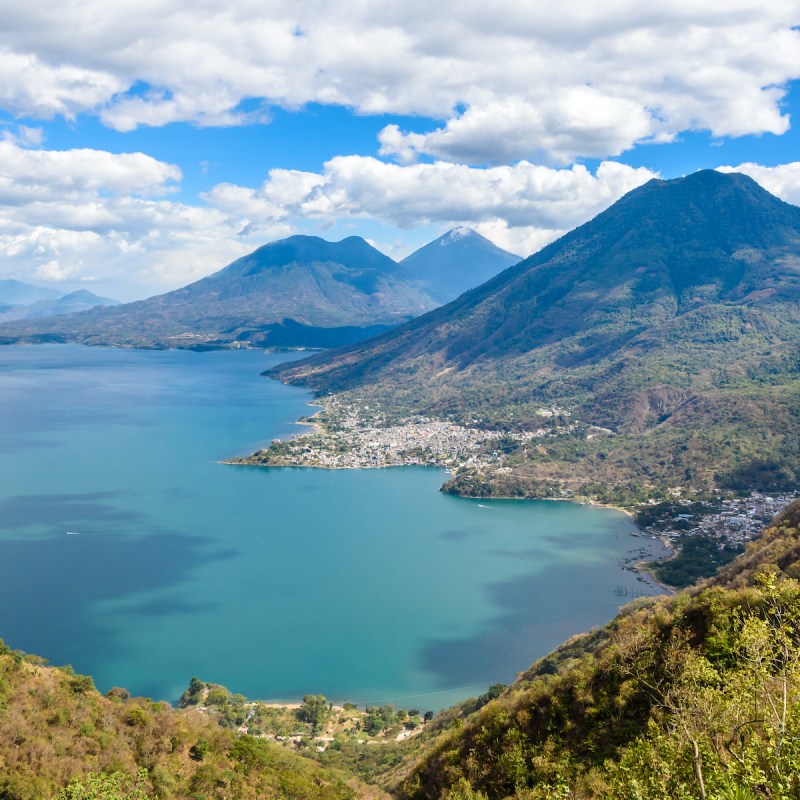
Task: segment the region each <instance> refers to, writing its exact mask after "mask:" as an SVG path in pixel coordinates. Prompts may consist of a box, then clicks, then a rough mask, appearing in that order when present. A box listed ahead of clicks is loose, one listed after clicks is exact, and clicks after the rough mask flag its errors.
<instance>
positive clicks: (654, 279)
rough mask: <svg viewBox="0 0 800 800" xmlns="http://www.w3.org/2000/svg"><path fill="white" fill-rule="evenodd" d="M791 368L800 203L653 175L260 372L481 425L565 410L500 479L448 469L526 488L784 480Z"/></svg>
mask: <svg viewBox="0 0 800 800" xmlns="http://www.w3.org/2000/svg"><path fill="white" fill-rule="evenodd" d="M799 366H800V208H798V207H796V206H792V205H789V204H787V203H784V202H782V201H780V200H779V199H778V198H776V197H774V196H773V195H771V194H769V193H768V192H766V191H765V190H764V189H762V188H761V187H760V186H759V185H758V184H756V183H755V181H753V180H752V179H750V178H748V177H746V176H744V175H740V174H722V173H719V172H715V171H710V170H708V171H702V172H698V173H696V174H694V175H690V176H688V177H686V178H680V179H676V180H669V181H662V180H652V181H650V182H649V183H647V184H645V185H644V186H642V187H640V188H638V189H635V190H634V191H632V192H630V193H629V194H627V195H626V196H625V197H623V198H622V199H621V200H619V201H618V202H617V203H615V204H614V205H613V206H611V207H610V208H609V209H607V210H606V211H605V212H603V213H602V214H600V215H599V216H597V217H596V218H595V219H593V220H592V221H590V222H588V223H587V224H585V225H583V226H581V227H580V228H577V229H576V230H574V231H572V232H571V233H569V234H567V235H566V236H564V237H562V238H561V239H559V240H558V241H556V242H554V243H552V244H551V245H549V246H548V247H546V248H544V249H543V250H542V251H540V252H538V253H536V254H535V255H533V256H531V257H530V258H528V259H526V260H525V261H522V262H521V263H519V264H517V265H515V266H513V267H511V268H509V269H507V270H505V271H504V272H503V273H501V274H500V275H498V276H497V277H496V278H493V279H492V280H490V281H488V282H487V283H485V284H483V285H482V286H480V287H478V288H476V289H473V290H471V291H468V292H466V293H465V294H463V295H462V296H461V297H459V298H458V299H456V300H455V301H453V302H452V303H450V304H448V305H446V306H444V307H442V308H439V309H436V310H434V311H432V312H430V313H428V314H426V315H425V316H423V317H420V318H419V319H416V320H413V321H412V322H410V323H408V324H406V325H404V326H402V327H400V328H398V329H396V330H394V331H391V332H389V333H387V334H384V335H382V336H380V337H377V338H375V339H372V340H369V341H367V342H363V343H360V344H357V345H354V346H351V347H349V348H345V349H343V350H341V351H339V352H336V353H326V354H321V355H319V356H316V357H312V358H311V359H307V360H305V361H303V362H297V363H294V364H290V365H286V366H285V367H283V368H278V369H277V370H275V371H274V373H273V374H274V375H275V376H277V377H279V378H281V379H282V380H288V381H295V382H301V383H305V384H307V385H310V386H312V387H314V388H315V389H318V390H321V391H348V390H351V391H353V392H354V393H355V394H357V395H359V396H369V397H371V398H372V399H374V400H376V401H377V400H379V401H382V402H383V403H384V407H387V408H390V409H394V410H396V411H397V413H404V412H408V411H413V412H414V413H420V412H422V413H427V414H433V415H439V416H446V417H450V418H453V419H457V420H461V421H469V422H470V423H471V422H472V421H473V420H477V421H478V422H479V423H481V424H483V425H487V426H503V427H508V428H522V429H524V428H535V427H537V426H538V425H539V424H540V418H539V417H537V415H536V412H537V410H539V409H540V408H542V407H547V408H553V407H555V408H557V409H558V410H559V412H561V411H565V412H567V413H568V414H569V419H570V420H572V423H575V424H577V423H579V425H578V430H577V431H576V435H575V436H574V437H573V440H572V441H571V442H566V441H563V440H559V441H553V442H550V441H546V442H543V444H542V447H540V448H536V449H533V448H527V449H526V451H525V452H524V453H523V452H520V453H517V454H516V455H515V456H512V459H511V461H510V462H509V464H506V466H509V465H511V466H512V467H513V476H512V477H511V478H509V477H508V476H506V477H504V478H502V479H499V478H498V477H497V476H488V477H487V476H475V475H472V476H462V479H463V480H464V481H470V482H471V486H466V490H467V491H470V492H471V493H481V492H484V493H490V494H491V493H500V494H517V493H522V494H524V493H529V494H530V493H532V494H537V493H542V492H545V491H548V488H547V487H548V486H550V487H552V486H555V485H564V484H565V483H567V484H570V485H571V486H573V487H574V488H577V487H579V486H582V485H586V484H588V483H591V482H592V481H598V482H612V483H617V484H620V483H635V484H652V483H668V484H670V485H677V484H683V483H686V484H689V485H693V486H698V487H709V486H714V485H721V484H724V485H730V486H733V485H741V486H751V487H753V488H757V487H761V488H766V487H770V488H777V487H779V486H788V485H796V483H797V479H798V474H800V444H799V443H800V421H799V420H798V407H800V384H799V383H798V367H799ZM581 425H582V426H584V428H585V427H586V426H589V425H593V426H598V427H602V428H607V429H609V431H610V433H611V434H612V435H604V436H602V437H592V438H591V439H587V438H586V436H583V437H582V438H581V435H580V430H579V429H580V426H581ZM501 483H502V486H501V485H500V484H501Z"/></svg>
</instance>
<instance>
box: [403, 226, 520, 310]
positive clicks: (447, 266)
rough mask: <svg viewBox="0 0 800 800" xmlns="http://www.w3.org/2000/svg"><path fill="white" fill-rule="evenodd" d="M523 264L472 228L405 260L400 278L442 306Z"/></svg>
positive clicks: (453, 232) (457, 230) (441, 239)
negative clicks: (418, 288) (514, 266)
mask: <svg viewBox="0 0 800 800" xmlns="http://www.w3.org/2000/svg"><path fill="white" fill-rule="evenodd" d="M520 260H521V259H520V257H519V256H515V255H514V254H513V253H509V252H507V251H506V250H502V249H500V248H499V247H497V246H496V245H494V244H492V242H490V241H489V240H488V239H486V238H485V237H483V236H481V235H480V234H479V233H477V232H476V231H473V230H472V229H471V228H453V229H452V230H450V231H448V232H447V233H445V234H444V235H443V236H440V237H439V238H438V239H435V240H434V241H432V242H430V243H428V244H426V245H425V246H424V247H420V249H419V250H417V251H415V252H413V253H412V254H411V255H410V256H407V257H406V258H404V259H403V260H402V261H401V262H400V265H399V274H400V275H402V277H403V278H404V279H405V280H409V281H416V282H418V284H419V286H420V287H421V288H422V289H424V290H425V291H426V292H427V293H428V294H429V295H431V297H433V298H434V299H435V300H436V301H437V302H438V303H449V302H450V301H451V300H455V298H456V297H458V296H459V295H460V294H463V293H464V292H466V291H467V290H468V289H473V288H475V287H476V286H480V284H482V283H484V282H486V281H488V280H489V279H490V278H493V277H494V276H495V275H497V273H498V272H501V271H502V270H504V269H505V268H506V267H510V266H511V265H512V264H516V263H517V262H518V261H520Z"/></svg>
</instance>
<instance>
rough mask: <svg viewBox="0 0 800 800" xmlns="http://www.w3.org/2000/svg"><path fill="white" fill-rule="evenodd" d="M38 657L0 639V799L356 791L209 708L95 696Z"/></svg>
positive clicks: (321, 799) (319, 799) (297, 798)
mask: <svg viewBox="0 0 800 800" xmlns="http://www.w3.org/2000/svg"><path fill="white" fill-rule="evenodd" d="M40 662H41V659H36V658H26V657H23V656H21V655H19V654H16V653H13V652H11V651H10V650H9V649H8V647H6V646H5V645H3V644H2V642H0V798H2V800H43V799H46V798H56V797H58V798H59V800H145V798H151V797H158V798H161V800H169V799H170V798H185V797H191V798H194V800H202V799H203V798H208V800H211V798H242V800H245V799H246V798H293V800H328V798H333V799H334V800H336V799H337V798H338V799H341V800H345V799H346V798H353V797H356V796H365V794H364V791H363V790H359V789H358V787H357V784H354V785H355V786H356V788H355V789H354V788H353V787H351V786H349V785H348V784H347V783H346V782H345V780H344V778H343V776H342V775H341V774H340V773H338V772H334V771H331V770H328V769H324V768H322V767H320V766H319V765H317V764H315V763H314V762H312V761H309V760H308V759H304V758H302V757H300V756H298V755H295V754H294V753H291V752H288V751H286V750H284V749H282V748H280V747H278V746H276V745H274V744H270V743H268V742H265V741H262V740H260V739H256V738H253V737H250V736H237V735H236V734H235V733H234V732H232V731H230V730H227V729H225V728H223V727H221V726H219V725H218V724H217V723H216V721H215V720H214V718H213V717H211V716H209V715H208V714H205V713H202V712H200V711H197V710H190V711H179V710H176V709H174V708H172V707H170V706H169V705H167V704H166V703H157V702H153V701H151V700H147V699H143V698H130V697H128V696H127V692H125V691H124V690H120V689H114V690H112V691H111V692H109V694H108V696H105V697H104V696H102V695H100V694H99V693H98V692H97V691H96V690H95V689H94V686H93V685H92V682H91V679H88V678H86V677H85V676H80V675H75V674H73V673H72V672H71V670H68V669H67V670H63V669H57V668H53V667H46V666H42V665H41V663H40ZM370 796H371V794H370Z"/></svg>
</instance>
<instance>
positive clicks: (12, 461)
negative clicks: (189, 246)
mask: <svg viewBox="0 0 800 800" xmlns="http://www.w3.org/2000/svg"><path fill="white" fill-rule="evenodd" d="M292 357H296V356H294V355H293V356H289V355H286V354H281V355H274V354H273V355H265V354H263V353H261V352H257V351H225V352H212V353H193V352H184V351H142V350H117V349H100V348H86V347H80V346H77V345H76V346H73V345H43V346H37V347H18V346H12V347H8V346H7V347H0V415H1V416H0V419H2V421H3V424H2V429H0V475H1V476H2V483H0V636H1V637H3V639H5V641H6V643H7V644H8V645H9V646H11V647H14V648H20V649H22V650H25V651H27V652H30V653H36V654H38V655H41V656H44V657H45V658H47V659H49V660H50V662H51V663H53V664H65V663H69V664H71V665H72V666H73V667H74V668H75V669H76V671H78V672H81V673H86V674H90V675H92V676H93V677H94V679H95V682H96V684H97V686H98V688H99V689H100V690H101V691H106V690H108V689H109V688H110V687H112V686H124V687H125V688H127V689H129V690H130V691H132V692H133V693H135V694H144V695H148V696H151V697H154V698H159V699H167V700H173V701H174V700H175V699H177V697H178V696H179V695H180V694H181V692H182V691H183V690H184V689H185V688H186V686H187V685H188V683H189V679H190V678H191V677H192V676H193V675H197V676H198V677H200V678H201V679H202V680H205V681H213V682H216V683H221V684H223V685H225V686H227V687H228V688H229V689H231V690H232V691H234V692H239V693H241V694H244V695H247V696H250V697H253V698H258V699H295V698H299V697H302V695H304V694H307V693H322V694H325V695H326V696H327V697H328V698H330V699H336V700H349V701H351V702H356V703H365V702H369V703H372V704H382V703H392V704H394V705H395V706H400V707H405V708H411V707H416V708H421V709H429V708H430V709H436V708H439V707H441V706H443V705H447V704H450V703H453V702H455V701H457V700H459V699H463V698H465V697H469V696H474V695H476V694H480V693H481V692H482V691H484V690H485V688H486V687H487V686H488V685H489V684H492V683H496V682H509V681H511V680H512V679H513V678H514V676H515V674H516V673H517V672H519V671H521V670H523V669H525V668H527V667H528V666H529V665H530V664H531V663H532V662H533V661H534V660H535V659H536V658H537V657H539V656H542V655H544V654H545V653H547V652H548V651H549V650H550V649H552V648H553V647H554V646H556V645H558V644H559V643H560V642H562V641H563V640H564V639H565V638H567V637H568V636H571V635H572V634H575V633H578V632H581V631H584V630H587V629H589V628H590V627H592V626H594V625H599V624H602V623H604V622H606V621H607V620H609V619H610V618H611V617H613V616H614V614H615V613H616V612H617V610H618V608H619V606H620V605H622V604H624V603H625V602H627V601H628V600H630V599H632V598H633V597H635V596H637V595H640V594H651V593H655V592H657V591H658V590H657V588H655V587H653V586H652V585H651V584H650V583H648V582H647V581H646V580H644V579H643V578H642V577H641V576H639V575H637V574H636V573H634V572H631V571H630V569H626V568H625V566H626V562H627V561H628V560H629V559H631V558H639V557H642V556H644V555H652V556H658V555H661V554H662V552H663V551H662V549H661V546H660V545H659V544H658V543H656V542H654V541H652V540H650V539H646V538H642V537H635V536H633V534H634V533H635V532H636V528H635V527H634V525H633V523H632V522H631V521H630V520H629V519H628V518H627V517H626V516H625V515H623V514H621V513H619V512H616V511H613V510H609V509H601V508H592V507H589V506H583V505H578V504H573V503H561V502H547V501H474V500H467V499H463V498H457V497H451V496H448V495H444V494H442V493H440V492H439V491H437V489H438V487H439V486H440V485H441V484H442V483H443V481H444V480H445V478H446V475H445V473H444V472H443V471H442V470H439V469H434V468H424V467H403V468H392V469H384V470H352V471H324V470H317V469H299V468H294V469H277V468H272V469H263V468H251V467H236V466H229V465H223V464H220V463H218V462H219V460H220V459H224V458H227V457H230V456H233V455H239V454H244V453H248V452H251V451H252V450H254V449H256V448H257V447H259V446H263V445H265V444H266V443H267V442H269V441H270V439H272V438H273V437H288V436H290V435H293V434H296V433H298V432H299V431H300V430H302V429H301V428H299V427H298V425H297V424H295V422H294V421H295V420H297V419H298V417H300V416H302V415H307V414H308V413H310V412H311V409H309V407H308V405H307V404H308V402H309V400H310V399H311V395H310V394H309V393H308V392H307V391H305V390H303V389H299V388H296V387H289V386H283V385H281V384H280V383H277V382H275V381H271V380H267V379H265V378H263V377H261V376H260V372H262V371H263V370H265V369H267V368H269V367H270V366H273V365H275V364H277V363H280V362H281V361H286V360H288V359H289V358H292Z"/></svg>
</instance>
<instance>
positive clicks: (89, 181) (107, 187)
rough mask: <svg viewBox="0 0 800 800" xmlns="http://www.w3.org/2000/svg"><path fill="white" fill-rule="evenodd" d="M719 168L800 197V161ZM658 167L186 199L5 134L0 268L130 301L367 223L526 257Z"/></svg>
mask: <svg viewBox="0 0 800 800" xmlns="http://www.w3.org/2000/svg"><path fill="white" fill-rule="evenodd" d="M720 169H721V170H723V171H731V170H737V171H741V172H744V173H747V174H749V175H751V176H752V177H753V178H755V179H756V180H757V181H759V182H760V183H761V184H762V185H764V186H765V187H766V188H767V189H768V190H770V191H772V192H774V193H776V194H778V195H779V196H781V197H783V198H784V199H786V200H788V201H790V202H795V203H800V162H795V163H791V164H784V165H780V166H777V167H763V166H760V165H757V164H742V165H740V166H738V167H721V168H720ZM652 177H655V175H654V173H652V172H650V171H649V170H647V169H644V168H639V169H634V168H633V167H629V166H626V165H624V164H620V163H617V162H613V161H605V162H602V163H601V164H600V165H599V166H598V168H597V169H596V171H595V173H594V174H592V173H591V172H590V171H589V170H588V169H587V168H586V167H584V166H581V165H576V166H572V167H570V168H561V169H558V168H553V167H547V166H542V165H536V164H531V163H529V162H526V161H521V162H518V163H517V164H514V165H512V166H496V167H489V168H476V167H470V166H467V165H463V164H452V163H447V162H436V163H433V164H408V165H399V164H391V163H388V164H387V163H385V162H383V161H380V160H378V159H375V158H371V157H364V156H340V157H337V158H333V159H331V160H330V161H329V162H328V163H327V164H325V166H324V169H323V170H322V172H321V173H319V174H317V173H311V172H301V171H296V170H284V169H275V170H272V171H271V172H270V173H269V174H268V176H267V179H266V180H265V181H264V182H263V183H262V184H261V185H260V186H257V187H249V186H237V185H235V184H230V183H225V184H218V185H217V186H215V187H214V188H213V189H212V190H211V191H209V192H208V193H207V194H206V195H204V197H203V201H204V204H203V205H189V204H186V203H182V202H177V201H175V200H172V199H169V195H168V194H167V193H168V192H169V191H170V190H171V189H172V188H174V187H175V184H176V183H177V182H178V181H179V180H180V179H181V175H180V171H179V170H178V169H177V168H176V167H174V166H173V165H170V164H166V163H164V162H160V161H157V160H156V159H153V158H150V157H149V156H145V155H142V154H141V153H128V154H113V153H107V152H104V151H98V150H85V149H83V150H66V151H50V150H41V149H38V150H34V149H26V148H23V147H20V146H19V145H18V144H15V143H14V142H12V141H7V140H6V141H2V140H0V265H2V270H1V271H2V277H16V278H20V279H23V280H24V279H26V278H27V279H32V278H36V279H39V280H43V281H61V282H70V281H71V282H80V281H85V280H92V281H94V282H95V287H96V288H97V289H98V290H102V291H101V293H104V294H107V295H108V296H112V297H113V296H117V297H118V298H120V299H132V298H134V297H137V296H144V295H145V294H153V293H156V292H159V291H166V290H167V289H171V288H175V287H177V286H181V285H185V284H186V283H188V282H190V281H192V280H196V279H198V278H201V277H203V276H204V275H207V274H209V273H211V272H213V271H215V270H217V269H219V268H220V267H222V266H223V265H225V264H226V263H228V262H230V261H232V260H233V259H234V258H237V257H238V256H241V255H243V254H245V253H246V252H249V251H250V250H252V249H254V248H255V247H257V246H258V245H260V244H263V243H264V242H267V241H271V240H274V239H277V238H282V237H284V236H288V235H289V234H291V233H295V232H298V231H302V232H314V233H319V232H320V231H324V229H328V231H329V232H328V233H327V234H324V235H327V236H329V238H337V235H338V234H339V233H340V232H341V231H343V230H344V231H346V234H349V233H351V232H352V231H351V230H350V229H349V226H350V225H352V224H354V223H358V224H359V225H361V224H363V223H364V222H365V221H368V222H370V223H380V226H381V230H382V231H383V232H385V235H386V236H387V237H393V236H394V235H395V232H399V231H401V230H402V229H407V230H408V229H411V228H421V227H425V226H427V227H430V228H433V229H440V230H442V231H443V230H445V229H446V228H448V227H454V226H457V225H467V226H470V227H473V228H475V229H477V230H478V231H479V232H480V233H482V234H483V235H485V236H487V237H488V238H490V239H492V240H493V241H495V242H496V243H497V244H499V245H500V246H502V247H504V248H506V249H508V250H510V251H512V252H516V253H519V254H520V255H528V254H530V253H531V252H534V251H535V250H537V249H539V248H540V247H542V246H543V245H545V244H547V243H548V242H550V241H552V240H553V239H555V238H557V237H558V236H559V235H560V234H562V233H564V232H565V231H567V230H570V229H571V228H574V227H575V226H577V225H579V224H581V223H583V222H585V221H587V220H588V219H590V218H591V217H593V216H595V215H596V214H598V213H599V212H600V211H602V210H604V209H605V208H607V207H608V206H609V205H611V204H612V203H613V202H614V201H615V200H617V199H618V198H619V197H621V196H622V195H623V194H625V193H626V192H628V191H630V190H631V189H633V188H635V187H637V186H639V185H641V184H642V183H644V182H646V181H647V180H649V179H651V178H652ZM376 229H377V228H376ZM401 236H402V235H401ZM431 238H433V236H431ZM398 247H400V249H402V245H401V244H400V245H398Z"/></svg>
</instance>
